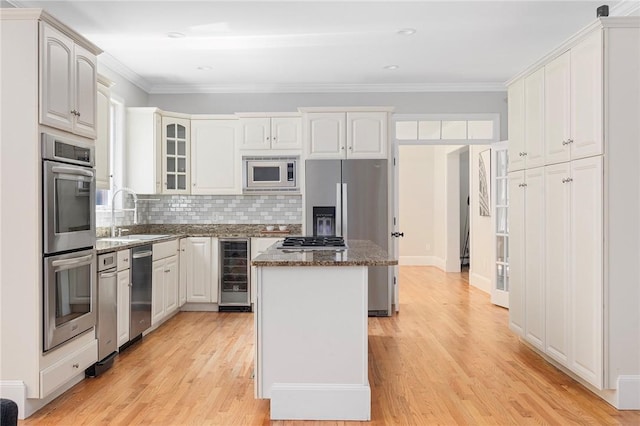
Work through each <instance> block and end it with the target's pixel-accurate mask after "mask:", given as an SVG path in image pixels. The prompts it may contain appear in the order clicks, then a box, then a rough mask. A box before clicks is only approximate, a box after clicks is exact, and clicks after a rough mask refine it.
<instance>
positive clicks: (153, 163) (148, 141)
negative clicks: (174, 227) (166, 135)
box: [125, 108, 163, 194]
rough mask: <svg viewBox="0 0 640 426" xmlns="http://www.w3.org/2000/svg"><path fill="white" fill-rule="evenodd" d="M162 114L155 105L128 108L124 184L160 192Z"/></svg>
mask: <svg viewBox="0 0 640 426" xmlns="http://www.w3.org/2000/svg"><path fill="white" fill-rule="evenodd" d="M161 139H162V115H161V111H160V110H159V109H157V108H127V143H126V144H125V145H126V155H125V162H126V167H125V169H126V170H127V173H126V179H127V183H126V186H127V187H128V188H131V189H132V190H134V191H135V192H137V193H138V194H161V193H162V188H163V185H162V182H163V181H162V140H161Z"/></svg>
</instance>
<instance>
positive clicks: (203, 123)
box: [191, 120, 242, 195]
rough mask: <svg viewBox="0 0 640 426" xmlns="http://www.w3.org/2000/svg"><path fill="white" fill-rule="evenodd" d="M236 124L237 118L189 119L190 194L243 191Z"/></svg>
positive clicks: (235, 192)
mask: <svg viewBox="0 0 640 426" xmlns="http://www.w3.org/2000/svg"><path fill="white" fill-rule="evenodd" d="M237 128H238V120H193V121H192V123H191V131H192V141H191V166H192V177H191V181H192V188H191V193H192V194H215V195H220V194H241V193H242V180H241V178H242V175H241V172H240V170H241V169H242V167H241V166H242V159H241V157H240V151H239V150H238V144H237V140H236V138H237Z"/></svg>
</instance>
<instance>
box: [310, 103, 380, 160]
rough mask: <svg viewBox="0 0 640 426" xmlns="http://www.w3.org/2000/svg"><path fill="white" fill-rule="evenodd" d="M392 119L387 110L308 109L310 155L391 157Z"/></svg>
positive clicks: (333, 157) (327, 157) (319, 156)
mask: <svg viewBox="0 0 640 426" xmlns="http://www.w3.org/2000/svg"><path fill="white" fill-rule="evenodd" d="M388 121H389V114H388V112H387V111H347V112H307V113H306V114H305V148H306V155H307V158H309V159H356V158H368V159H373V158H387V157H388V152H387V151H388V129H389V123H388Z"/></svg>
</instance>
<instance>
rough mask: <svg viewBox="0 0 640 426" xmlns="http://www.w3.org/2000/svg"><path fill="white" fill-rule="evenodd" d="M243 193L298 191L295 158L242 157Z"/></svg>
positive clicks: (296, 162) (296, 160) (296, 161)
mask: <svg viewBox="0 0 640 426" xmlns="http://www.w3.org/2000/svg"><path fill="white" fill-rule="evenodd" d="M243 164H244V174H243V175H244V176H243V177H244V179H243V180H244V182H243V183H244V185H243V188H244V191H245V192H266V191H298V182H297V173H298V170H297V164H298V158H297V157H243Z"/></svg>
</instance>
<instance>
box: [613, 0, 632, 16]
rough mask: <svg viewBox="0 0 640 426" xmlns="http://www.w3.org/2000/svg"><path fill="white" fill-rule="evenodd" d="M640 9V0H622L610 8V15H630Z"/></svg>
mask: <svg viewBox="0 0 640 426" xmlns="http://www.w3.org/2000/svg"><path fill="white" fill-rule="evenodd" d="M637 11H640V1H638V0H622V1H621V2H620V3H618V4H616V5H615V6H613V7H612V8H611V9H610V10H609V16H629V15H631V14H633V13H635V12H637Z"/></svg>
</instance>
